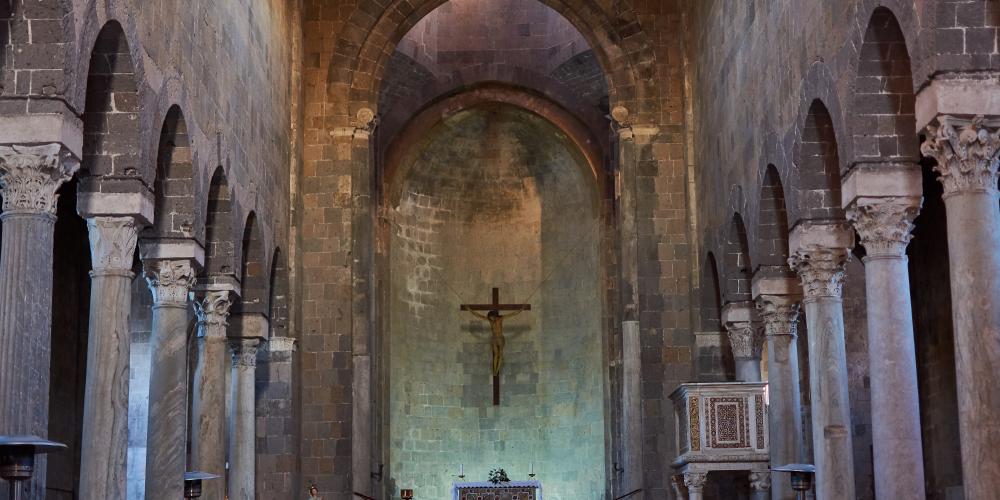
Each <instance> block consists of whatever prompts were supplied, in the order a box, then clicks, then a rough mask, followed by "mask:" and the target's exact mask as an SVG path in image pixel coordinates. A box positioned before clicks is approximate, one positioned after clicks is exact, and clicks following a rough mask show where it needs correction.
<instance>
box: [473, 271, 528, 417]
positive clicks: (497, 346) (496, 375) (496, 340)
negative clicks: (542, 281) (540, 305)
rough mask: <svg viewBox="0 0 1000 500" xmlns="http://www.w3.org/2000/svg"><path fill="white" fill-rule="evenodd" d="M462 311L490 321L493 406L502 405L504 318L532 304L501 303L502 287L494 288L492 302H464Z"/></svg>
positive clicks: (522, 310)
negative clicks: (491, 332)
mask: <svg viewBox="0 0 1000 500" xmlns="http://www.w3.org/2000/svg"><path fill="white" fill-rule="evenodd" d="M460 308H461V310H462V311H469V312H470V313H472V315H473V316H475V317H477V318H479V319H485V320H486V321H489V322H490V330H492V331H493V338H492V339H491V340H490V345H491V347H492V348H493V406H500V367H501V366H502V365H503V348H504V345H505V344H506V343H507V339H505V338H504V336H503V320H504V319H505V318H510V317H512V316H517V315H518V314H521V313H522V312H524V311H530V310H531V304H501V303H500V289H499V288H494V289H493V303H492V304H462V305H461V306H460ZM478 311H489V312H488V313H487V314H485V315H484V314H480V313H479V312H478ZM500 311H514V312H512V313H510V314H507V315H501V314H500Z"/></svg>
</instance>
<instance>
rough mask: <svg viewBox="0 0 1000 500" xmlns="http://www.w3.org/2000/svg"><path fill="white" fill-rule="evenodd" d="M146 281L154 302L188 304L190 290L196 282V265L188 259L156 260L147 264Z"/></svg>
mask: <svg viewBox="0 0 1000 500" xmlns="http://www.w3.org/2000/svg"><path fill="white" fill-rule="evenodd" d="M145 275H146V282H147V283H149V289H150V291H152V292H153V304H155V305H174V306H187V303H188V292H189V291H190V290H191V287H192V286H193V285H194V283H195V272H194V267H193V266H192V265H191V261H190V260H188V259H183V260H154V261H151V262H147V263H146V265H145Z"/></svg>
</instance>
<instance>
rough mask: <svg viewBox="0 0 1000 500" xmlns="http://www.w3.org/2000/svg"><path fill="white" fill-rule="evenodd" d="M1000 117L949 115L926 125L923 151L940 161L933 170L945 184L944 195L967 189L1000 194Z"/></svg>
mask: <svg viewBox="0 0 1000 500" xmlns="http://www.w3.org/2000/svg"><path fill="white" fill-rule="evenodd" d="M998 128H1000V120H987V119H985V118H984V117H983V116H976V117H974V118H972V119H962V118H956V117H953V116H949V115H941V116H938V117H937V124H934V123H933V122H931V124H929V125H927V132H928V133H927V139H926V140H925V141H924V143H923V144H922V145H921V146H920V152H921V153H923V154H924V156H929V157H931V158H934V159H935V160H937V163H938V164H937V166H936V167H934V171H935V172H937V173H939V174H941V176H940V177H939V178H938V180H940V181H941V184H942V185H943V186H944V197H945V198H947V197H949V196H952V195H955V194H959V193H967V192H988V193H994V194H995V193H997V164H998V154H1000V131H998Z"/></svg>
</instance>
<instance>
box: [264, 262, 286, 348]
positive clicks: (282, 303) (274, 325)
mask: <svg viewBox="0 0 1000 500" xmlns="http://www.w3.org/2000/svg"><path fill="white" fill-rule="evenodd" d="M269 288H270V290H269V298H268V307H269V311H270V317H271V323H270V324H271V331H270V334H269V336H270V337H288V336H289V331H288V314H289V311H288V306H289V304H288V264H287V263H286V262H285V254H284V253H282V251H281V248H276V249H275V250H274V257H272V258H271V274H270V287H269Z"/></svg>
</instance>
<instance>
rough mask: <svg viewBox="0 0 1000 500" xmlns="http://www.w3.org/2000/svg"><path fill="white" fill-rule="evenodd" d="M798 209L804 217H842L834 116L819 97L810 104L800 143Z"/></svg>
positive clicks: (797, 157)
mask: <svg viewBox="0 0 1000 500" xmlns="http://www.w3.org/2000/svg"><path fill="white" fill-rule="evenodd" d="M797 146H798V147H797V148H796V162H795V163H796V165H797V166H798V169H799V172H798V173H799V179H798V180H799V182H798V190H799V193H798V207H797V208H798V209H797V212H798V214H799V216H800V217H801V218H803V219H843V218H844V210H843V208H842V207H841V197H840V154H839V152H838V149H837V148H838V146H837V137H836V132H835V130H834V125H833V119H832V118H831V116H830V112H829V110H828V109H827V107H826V105H825V104H824V103H823V101H822V100H820V99H813V100H812V102H811V103H810V105H809V109H808V112H807V114H806V116H805V120H804V121H803V123H802V130H801V133H800V134H799V143H798V145H797Z"/></svg>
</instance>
